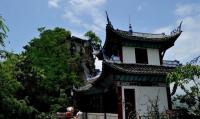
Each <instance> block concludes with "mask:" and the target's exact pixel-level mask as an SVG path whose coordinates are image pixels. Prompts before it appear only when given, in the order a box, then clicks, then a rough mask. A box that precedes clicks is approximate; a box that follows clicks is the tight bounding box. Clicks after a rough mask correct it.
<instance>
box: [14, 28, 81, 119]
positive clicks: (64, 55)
mask: <svg viewBox="0 0 200 119" xmlns="http://www.w3.org/2000/svg"><path fill="white" fill-rule="evenodd" d="M38 30H39V32H40V35H39V37H38V38H34V39H32V40H31V41H30V42H29V44H28V45H26V46H25V47H24V49H25V51H24V52H23V53H22V54H21V56H20V58H19V61H18V63H17V64H16V67H15V76H16V78H17V80H18V81H19V82H21V83H22V85H23V87H24V89H23V90H21V91H19V92H18V96H19V97H20V98H26V99H27V102H28V104H29V105H32V106H33V107H35V108H36V109H37V110H38V111H39V112H40V116H39V117H41V118H44V117H49V116H50V117H51V114H53V115H55V112H56V111H57V109H59V108H61V107H66V106H67V105H69V98H70V91H71V88H72V87H73V85H75V86H77V85H80V83H81V81H80V80H79V77H78V73H79V69H80V68H79V67H78V66H80V65H79V62H80V57H79V55H78V54H77V55H74V56H73V57H72V56H71V55H70V51H69V46H70V43H69V41H70V38H71V33H70V32H69V31H66V30H65V29H62V28H55V29H52V30H46V29H45V28H41V29H38ZM45 115H46V116H45ZM52 118H53V117H52Z"/></svg>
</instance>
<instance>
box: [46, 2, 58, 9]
mask: <svg viewBox="0 0 200 119" xmlns="http://www.w3.org/2000/svg"><path fill="white" fill-rule="evenodd" d="M59 2H60V0H49V1H48V6H49V7H50V8H58V7H59Z"/></svg>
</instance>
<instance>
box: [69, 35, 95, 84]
mask: <svg viewBox="0 0 200 119" xmlns="http://www.w3.org/2000/svg"><path fill="white" fill-rule="evenodd" d="M68 45H69V50H70V53H71V56H72V57H74V58H75V62H73V63H72V65H73V66H72V67H73V69H72V70H78V72H79V76H80V79H82V80H84V81H87V79H88V78H90V77H94V76H95V75H96V71H95V65H94V62H95V58H94V56H93V48H92V46H91V43H90V41H89V40H84V39H81V38H78V37H75V36H72V37H71V39H70V41H69V42H68ZM77 61H78V64H77Z"/></svg>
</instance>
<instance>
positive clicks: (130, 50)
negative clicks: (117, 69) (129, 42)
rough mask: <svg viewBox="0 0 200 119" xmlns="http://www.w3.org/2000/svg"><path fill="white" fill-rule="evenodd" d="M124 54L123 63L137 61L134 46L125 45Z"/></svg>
mask: <svg viewBox="0 0 200 119" xmlns="http://www.w3.org/2000/svg"><path fill="white" fill-rule="evenodd" d="M122 54H123V63H136V60H135V48H134V47H125V46H123V47H122Z"/></svg>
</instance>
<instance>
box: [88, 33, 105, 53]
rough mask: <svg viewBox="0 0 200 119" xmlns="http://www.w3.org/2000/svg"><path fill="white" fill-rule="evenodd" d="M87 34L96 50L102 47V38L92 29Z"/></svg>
mask: <svg viewBox="0 0 200 119" xmlns="http://www.w3.org/2000/svg"><path fill="white" fill-rule="evenodd" d="M85 36H86V37H87V38H88V39H89V40H90V41H91V45H92V47H93V49H94V50H100V49H101V42H102V41H101V40H100V38H99V37H98V36H97V35H96V34H95V33H94V32H92V31H88V32H86V33H85Z"/></svg>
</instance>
